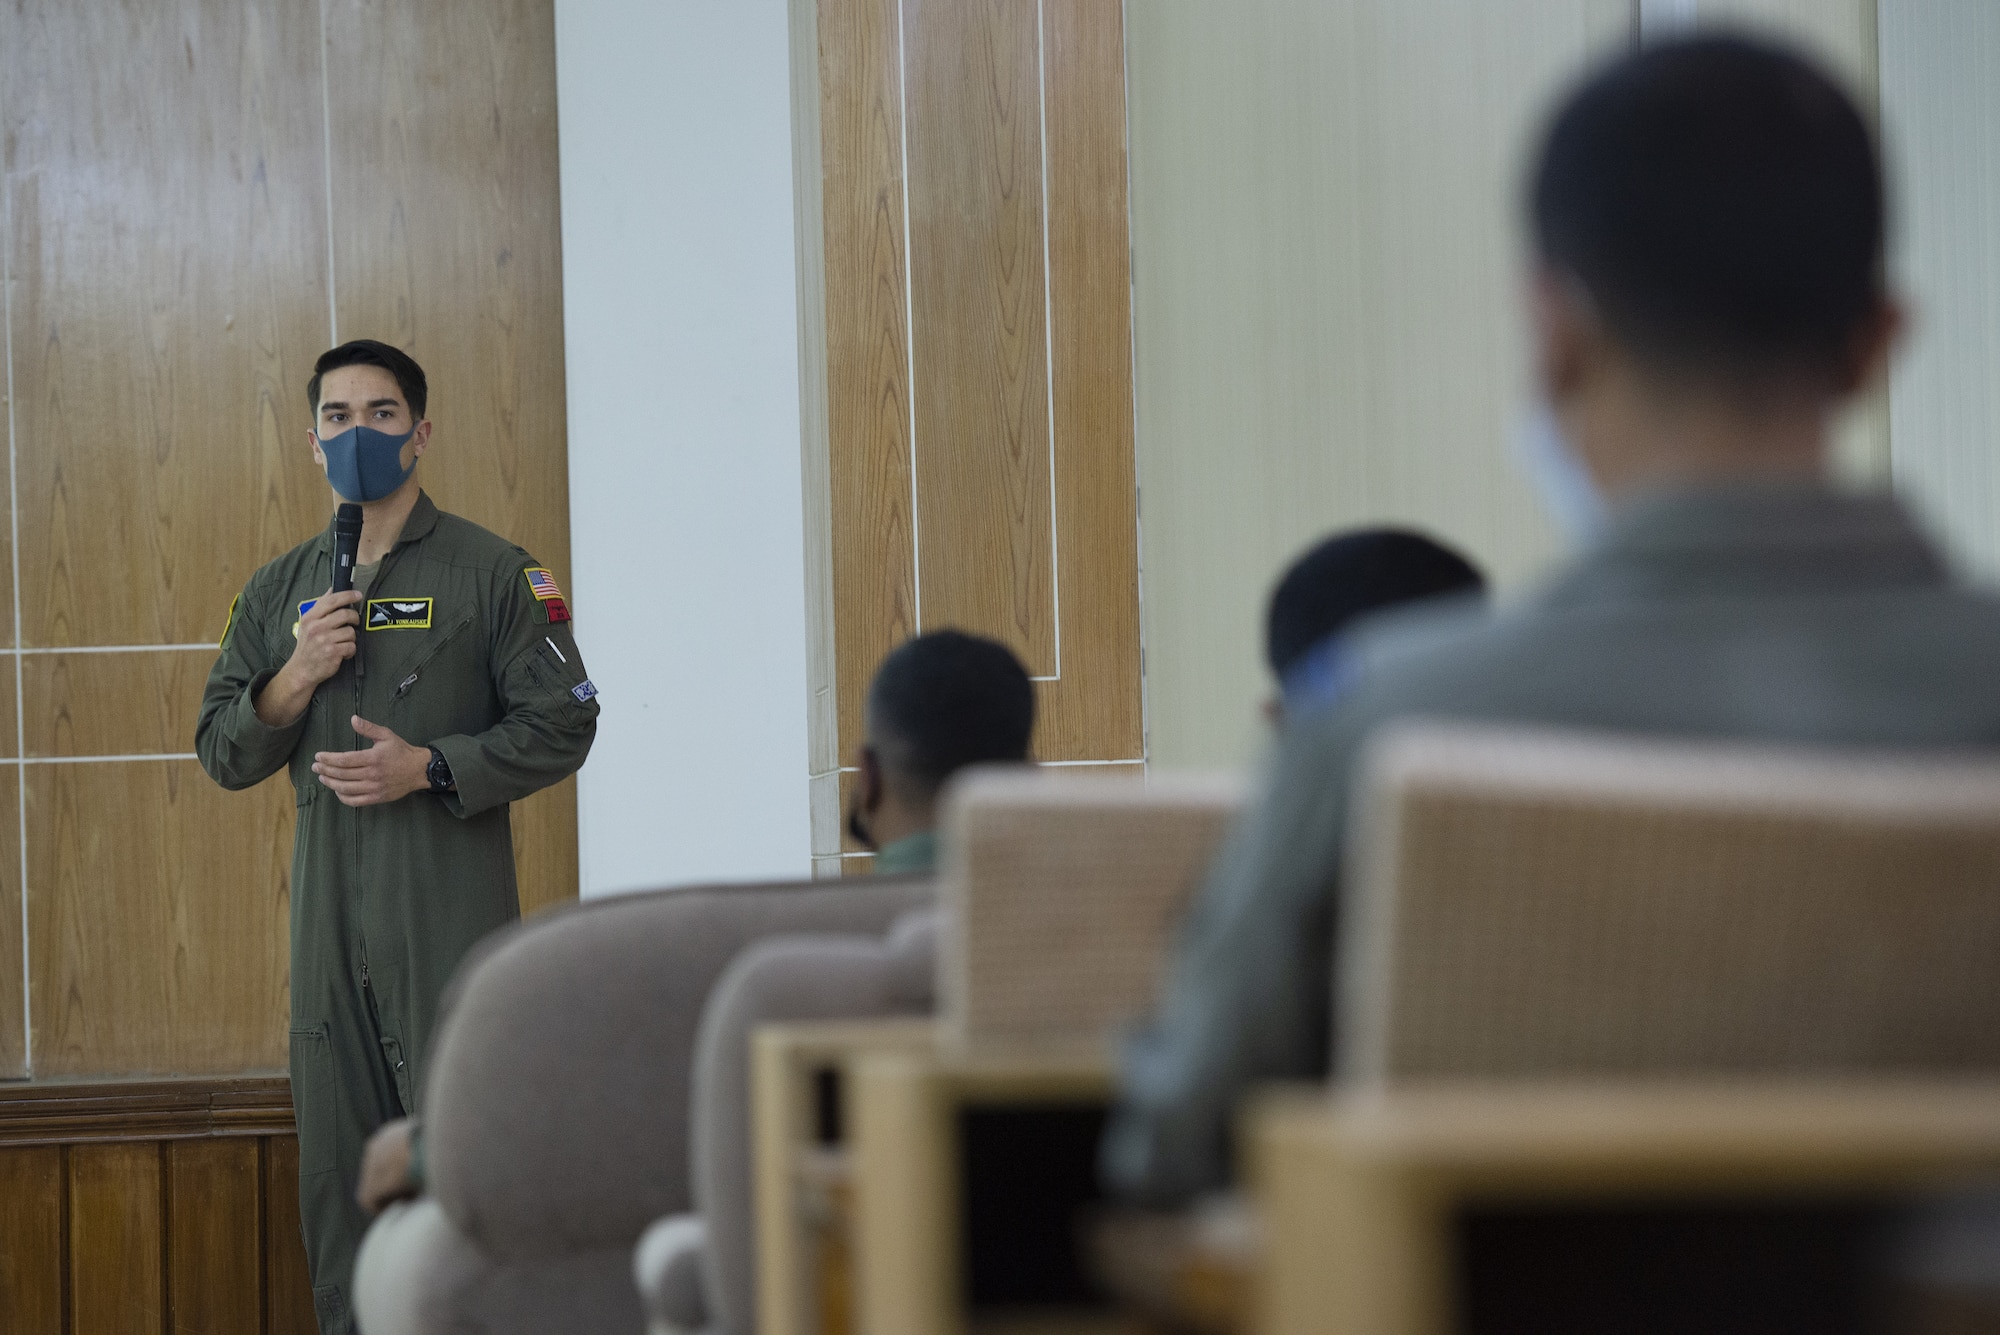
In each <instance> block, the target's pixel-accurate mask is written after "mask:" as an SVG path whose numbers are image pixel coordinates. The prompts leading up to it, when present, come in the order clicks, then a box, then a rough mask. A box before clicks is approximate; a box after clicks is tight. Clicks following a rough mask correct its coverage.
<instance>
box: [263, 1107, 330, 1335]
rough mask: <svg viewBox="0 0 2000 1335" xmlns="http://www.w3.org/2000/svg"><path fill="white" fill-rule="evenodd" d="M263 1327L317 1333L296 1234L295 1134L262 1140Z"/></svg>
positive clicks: (282, 1334) (270, 1332)
mask: <svg viewBox="0 0 2000 1335" xmlns="http://www.w3.org/2000/svg"><path fill="white" fill-rule="evenodd" d="M264 1329H265V1331H266V1332H267V1335H319V1318H318V1317H316V1316H315V1315H314V1314H313V1301H312V1276H311V1273H310V1272H309V1271H308V1269H307V1267H306V1244H305V1238H304V1236H303V1235H302V1234H301V1233H300V1232H299V1138H298V1137H297V1136H273V1137H271V1138H270V1139H269V1140H266V1141H265V1142H264Z"/></svg>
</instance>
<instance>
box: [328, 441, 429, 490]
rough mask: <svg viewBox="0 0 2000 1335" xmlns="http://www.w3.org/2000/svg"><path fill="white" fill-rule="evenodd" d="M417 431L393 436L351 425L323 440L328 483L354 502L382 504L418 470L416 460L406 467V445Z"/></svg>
mask: <svg viewBox="0 0 2000 1335" xmlns="http://www.w3.org/2000/svg"><path fill="white" fill-rule="evenodd" d="M416 434H417V433H416V432H414V431H405V432H404V433H403V434H402V435H400V436H392V435H390V434H389V433H388V432H386V431H377V430H375V428H373V427H367V426H351V427H349V428H347V430H345V431H343V432H341V433H340V434H339V435H337V436H329V437H327V438H326V439H324V440H322V441H320V443H319V450H320V453H321V454H324V455H325V456H326V480H327V481H328V482H330V483H332V484H333V489H334V490H335V491H337V492H339V493H340V494H341V496H342V497H344V498H345V499H347V500H350V501H379V500H381V499H382V498H383V497H384V496H387V495H389V494H390V493H391V492H393V491H395V490H396V488H398V487H400V486H402V485H403V483H405V482H407V481H408V480H409V477H410V474H411V473H413V472H415V471H416V467H417V461H416V460H414V459H412V460H411V461H410V466H409V467H408V468H405V467H403V445H404V442H406V441H408V440H409V438H410V437H411V436H414V435H416Z"/></svg>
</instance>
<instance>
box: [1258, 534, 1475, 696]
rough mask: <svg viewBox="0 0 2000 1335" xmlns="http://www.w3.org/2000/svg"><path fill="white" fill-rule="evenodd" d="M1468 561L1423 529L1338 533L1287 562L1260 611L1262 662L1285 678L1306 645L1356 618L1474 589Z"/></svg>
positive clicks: (1308, 645) (1317, 640)
mask: <svg viewBox="0 0 2000 1335" xmlns="http://www.w3.org/2000/svg"><path fill="white" fill-rule="evenodd" d="M1485 588H1486V580H1485V578H1484V577H1483V576H1481V575H1480V573H1479V571H1478V569H1477V568H1476V567H1474V566H1473V564H1472V562H1470V561H1468V560H1466V559H1465V558H1464V557H1463V556H1460V555H1459V554H1458V553H1457V552H1455V551H1453V550H1452V549H1451V548H1449V547H1447V546H1445V545H1444V544H1443V543H1441V542H1438V541H1437V540H1435V539H1433V538H1427V537H1425V536H1424V535H1423V534H1421V533H1414V532H1411V531H1410V530H1408V529H1398V528H1364V529H1356V530H1354V531H1352V532H1348V533H1339V534H1335V535H1334V536H1333V537H1331V538H1328V539H1326V540H1325V541H1324V542H1321V543H1319V544H1318V545H1317V546H1315V547H1314V548H1313V549H1312V550H1311V551H1308V552H1307V553H1306V554H1305V555H1304V556H1301V557H1300V558H1299V559H1298V560H1296V561H1294V562H1292V564H1291V566H1290V567H1289V568H1288V569H1287V570H1286V571H1285V573H1284V577H1283V578H1281V579H1280V580H1279V581H1278V587H1277V588H1275V589H1273V590H1272V591H1271V603H1270V606H1269V608H1268V609H1267V610H1266V612H1265V614H1264V659H1265V661H1266V662H1268V663H1269V664H1270V665H1271V671H1272V672H1273V673H1274V674H1276V675H1277V676H1278V677H1280V678H1283V677H1284V675H1285V672H1286V670H1287V669H1289V668H1290V667H1291V666H1292V664H1294V663H1296V662H1297V661H1298V660H1299V659H1300V658H1301V657H1302V656H1303V655H1304V654H1305V653H1306V651H1307V650H1309V649H1311V648H1313V646H1315V645H1317V644H1319V643H1321V642H1322V641H1324V640H1325V639H1326V638H1327V637H1328V636H1330V635H1333V634H1336V633H1337V632H1339V631H1340V630H1342V629H1343V628H1345V627H1346V625H1347V624H1348V623H1349V622H1350V621H1353V620H1354V619H1355V618H1356V617H1359V616H1362V615H1363V614H1365V613H1368V612H1374V611H1377V610H1379V609H1381V608H1385V607H1392V606H1394V605H1396V604H1397V603H1406V602H1411V601H1414V600H1416V599H1418V598H1432V597H1436V596H1438V595H1440V594H1446V593H1479V592H1482V591H1483V590H1484V589H1485Z"/></svg>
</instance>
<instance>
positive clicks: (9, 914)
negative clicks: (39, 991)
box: [0, 675, 28, 1079]
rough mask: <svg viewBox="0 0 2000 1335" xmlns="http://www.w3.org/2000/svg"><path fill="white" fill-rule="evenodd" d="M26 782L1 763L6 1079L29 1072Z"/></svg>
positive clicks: (0, 933) (0, 929)
mask: <svg viewBox="0 0 2000 1335" xmlns="http://www.w3.org/2000/svg"><path fill="white" fill-rule="evenodd" d="M4 682H5V677H4V675H0V683H4ZM20 784H21V769H20V766H18V765H0V1079H10V1078H13V1077H16V1076H21V1075H25V1074H27V1066H28V1030H27V1016H26V1014H25V1013H24V1011H25V1009H26V1008H25V1004H24V995H25V994H24V993H23V992H22V989H21V966H22V962H23V961H22V956H21V822H20V807H19V805H18V803H19V801H20V799H19V797H18V796H17V794H18V793H19V791H20Z"/></svg>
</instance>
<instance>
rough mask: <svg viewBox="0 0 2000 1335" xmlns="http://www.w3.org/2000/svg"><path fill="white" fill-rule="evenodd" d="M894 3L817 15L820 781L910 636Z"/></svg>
mask: <svg viewBox="0 0 2000 1335" xmlns="http://www.w3.org/2000/svg"><path fill="white" fill-rule="evenodd" d="M898 2H899V0H821V3H820V6H819V23H818V29H819V60H820V74H819V87H820V119H819V126H820V131H819V147H820V154H821V182H822V187H821V210H822V214H823V218H824V223H823V226H824V233H825V238H826V239H825V252H824V259H825V277H824V283H825V326H824V331H823V332H824V336H825V340H826V350H825V359H826V367H827V372H826V382H827V383H826V395H827V416H826V430H827V439H826V442H825V449H826V452H827V454H828V456H829V467H828V471H827V475H826V483H825V485H826V486H827V487H828V488H829V509H830V513H831V515H832V516H834V517H836V518H835V519H834V520H833V521H832V522H830V523H829V524H828V525H827V526H826V531H825V533H824V536H822V537H821V539H820V540H821V541H824V542H829V543H830V545H831V548H832V566H833V584H834V591H833V599H834V608H833V616H834V620H833V637H834V657H835V661H836V664H837V668H836V671H837V681H838V692H837V701H836V703H835V708H836V710H837V716H838V720H839V726H838V741H839V746H838V747H837V748H836V749H837V751H838V753H839V754H837V755H833V756H828V755H825V754H821V755H818V756H816V757H815V758H814V764H815V765H816V766H817V767H818V768H819V769H820V770H822V771H823V770H825V769H827V768H830V767H831V766H832V765H834V764H838V763H840V758H841V756H843V755H844V754H845V751H846V748H847V747H849V746H852V745H853V743H854V741H855V739H857V738H859V737H860V736H861V703H862V697H863V694H864V692H865V690H866V687H867V682H868V677H869V675H870V674H871V673H873V671H874V665H875V664H877V663H879V662H881V661H882V657H883V655H885V654H887V653H888V652H889V651H890V650H891V649H893V648H895V647H896V646H897V645H898V644H900V643H902V642H903V641H904V640H906V639H908V638H909V637H910V636H911V635H914V634H915V633H916V631H917V607H916V589H915V585H914V579H915V570H916V564H915V562H916V547H915V544H914V538H913V537H912V535H911V532H910V519H911V509H910V502H911V487H910V377H909V370H910V367H909V356H910V346H909V330H908V327H907V323H906V317H907V313H908V301H907V289H906V287H905V279H906V274H905V264H906V259H905V254H904V246H905V242H906V238H905V236H904V230H903V222H904V218H903V209H904V203H903V143H902V141H903V106H902V94H901V86H902V85H901V74H900V66H899V52H898V47H897V41H898V37H897V33H898V18H897V12H896V5H897V3H898ZM814 445H815V442H812V441H810V440H809V441H808V443H807V450H808V452H811V450H812V449H813V448H814ZM807 471H808V473H809V474H814V475H816V474H817V472H818V470H816V469H812V468H808V470H807ZM825 685H826V686H827V687H828V688H831V687H832V686H833V683H831V682H829V683H825ZM818 708H821V709H823V708H824V702H821V703H820V704H819V705H818Z"/></svg>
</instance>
